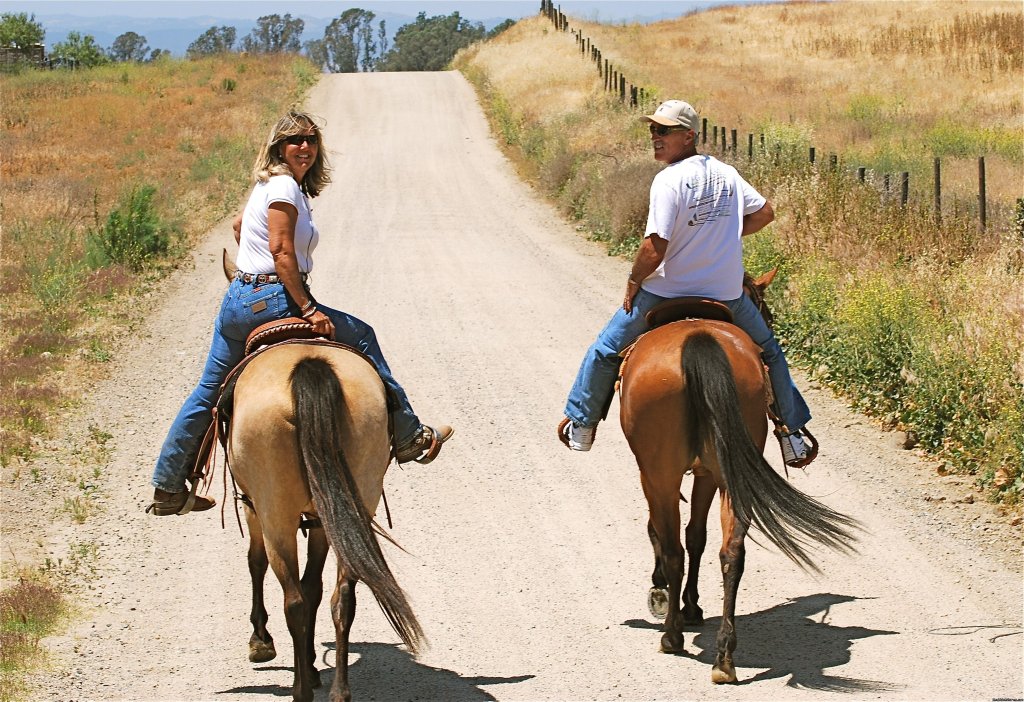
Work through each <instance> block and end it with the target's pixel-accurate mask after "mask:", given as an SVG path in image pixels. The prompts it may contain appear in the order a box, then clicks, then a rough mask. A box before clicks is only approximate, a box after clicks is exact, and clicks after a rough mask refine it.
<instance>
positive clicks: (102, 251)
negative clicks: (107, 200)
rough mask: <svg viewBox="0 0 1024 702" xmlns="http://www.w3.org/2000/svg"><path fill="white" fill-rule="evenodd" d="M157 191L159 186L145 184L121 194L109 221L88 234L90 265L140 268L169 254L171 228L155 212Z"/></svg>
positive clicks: (109, 216)
mask: <svg viewBox="0 0 1024 702" xmlns="http://www.w3.org/2000/svg"><path fill="white" fill-rule="evenodd" d="M155 194H156V188H154V187H153V186H151V185H143V186H137V187H133V188H132V189H131V190H130V191H129V192H128V193H127V194H126V195H124V196H122V198H121V201H120V203H119V204H118V206H117V208H116V209H114V211H112V212H111V213H110V214H109V215H108V216H107V221H106V223H105V224H104V225H103V226H102V227H100V228H99V229H97V230H95V231H93V232H91V233H90V234H89V237H88V240H87V249H86V260H87V261H88V263H89V265H91V266H92V267H94V268H100V267H102V266H106V265H110V264H111V263H117V264H121V265H124V266H126V267H128V268H130V269H131V270H133V271H140V270H142V269H143V268H144V267H145V266H146V264H147V263H148V262H149V261H151V260H152V259H153V258H155V257H157V256H161V255H163V254H165V253H167V249H168V247H169V245H170V234H171V231H170V227H169V226H168V225H167V224H166V223H165V222H164V221H163V220H162V219H161V217H160V215H159V214H158V213H157V211H156V207H155V205H154V202H153V197H154V195H155Z"/></svg>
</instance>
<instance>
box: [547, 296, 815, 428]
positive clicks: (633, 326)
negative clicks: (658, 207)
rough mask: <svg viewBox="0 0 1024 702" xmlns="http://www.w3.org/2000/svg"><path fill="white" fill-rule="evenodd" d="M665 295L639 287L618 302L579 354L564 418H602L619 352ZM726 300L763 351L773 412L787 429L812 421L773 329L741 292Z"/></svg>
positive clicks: (584, 422)
mask: <svg viewBox="0 0 1024 702" xmlns="http://www.w3.org/2000/svg"><path fill="white" fill-rule="evenodd" d="M667 299H669V298H665V297H661V296H660V295H655V294H653V293H649V292H647V291H646V290H643V289H641V290H640V291H639V292H638V293H637V294H636V297H635V298H633V311H632V312H628V313H627V312H626V310H624V309H623V308H621V307H620V308H619V309H618V310H616V311H615V314H614V315H612V318H611V320H610V321H609V322H608V324H607V325H606V326H605V328H604V329H603V330H601V333H600V334H598V336H597V340H596V341H595V342H594V343H593V344H592V345H591V346H590V348H589V349H588V350H587V353H586V355H585V356H584V357H583V363H582V364H580V370H579V373H578V374H577V375H576V382H574V383H573V386H572V389H571V390H570V391H569V399H568V400H567V401H566V404H565V416H566V417H568V418H569V419H571V420H572V421H574V422H576V423H577V424H579V425H581V426H593V425H595V424H597V423H598V422H599V421H601V420H602V419H603V418H604V417H605V414H606V413H607V411H608V405H609V404H610V403H611V399H612V394H613V393H614V392H615V380H616V378H617V377H618V374H619V365H620V364H621V363H622V359H621V358H620V357H619V353H620V352H621V351H622V350H623V349H625V348H626V347H627V346H629V345H630V344H632V343H633V342H634V341H636V339H637V337H638V336H640V335H641V334H643V333H644V332H646V331H648V330H649V329H650V327H649V326H648V324H647V320H646V319H645V317H646V315H647V313H648V312H649V311H650V310H651V308H653V307H654V306H655V305H657V304H658V303H660V302H664V301H665V300H667ZM725 304H726V305H728V307H729V309H730V310H732V314H733V321H734V322H735V323H736V326H738V327H739V328H740V329H742V330H743V331H745V332H746V333H747V334H748V335H749V336H750V338H751V339H753V340H754V343H755V344H757V345H758V346H760V347H761V348H762V350H763V354H762V355H763V356H764V360H765V363H766V364H767V366H768V375H769V377H770V378H771V382H772V389H773V390H774V393H775V406H776V414H778V415H779V417H780V418H781V419H782V421H783V422H784V423H785V424H786V426H787V427H788V428H789V429H790V430H794V431H795V430H797V429H801V428H803V426H804V425H805V424H807V422H809V421H810V420H811V413H810V410H809V409H808V408H807V403H806V402H804V398H803V396H801V395H800V391H799V390H797V389H796V386H795V385H794V384H793V379H792V378H791V377H790V375H789V365H788V364H787V363H786V356H785V354H783V353H782V347H780V346H779V342H778V341H777V340H776V339H775V335H774V334H773V333H772V330H771V329H769V328H768V325H767V324H766V323H765V321H764V318H763V317H762V316H761V313H760V312H758V311H757V308H756V307H755V306H754V303H753V302H751V301H750V298H749V297H747V296H746V295H743V296H742V297H740V298H738V299H736V300H729V301H726V303H725Z"/></svg>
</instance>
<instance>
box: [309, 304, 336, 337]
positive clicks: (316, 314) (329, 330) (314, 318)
mask: <svg viewBox="0 0 1024 702" xmlns="http://www.w3.org/2000/svg"><path fill="white" fill-rule="evenodd" d="M305 319H306V321H307V322H309V323H310V324H312V325H313V331H314V332H316V333H317V334H320V335H322V336H326V337H327V338H328V339H334V323H333V322H331V318H330V317H328V316H327V315H326V314H324V313H323V312H321V311H320V310H314V311H313V314H311V315H309V316H308V317H306V318H305Z"/></svg>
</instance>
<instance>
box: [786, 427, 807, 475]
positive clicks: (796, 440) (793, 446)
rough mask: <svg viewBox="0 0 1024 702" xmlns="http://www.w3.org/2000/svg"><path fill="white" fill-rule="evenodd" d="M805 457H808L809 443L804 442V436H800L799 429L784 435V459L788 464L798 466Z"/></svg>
mask: <svg viewBox="0 0 1024 702" xmlns="http://www.w3.org/2000/svg"><path fill="white" fill-rule="evenodd" d="M805 458H807V444H805V443H804V438H803V437H802V436H800V432H799V431H794V432H793V433H792V434H786V435H785V436H783V437H782V460H783V461H785V463H786V465H787V466H792V467H794V468H798V467H799V466H800V464H801V463H802V462H803V460H804V459H805Z"/></svg>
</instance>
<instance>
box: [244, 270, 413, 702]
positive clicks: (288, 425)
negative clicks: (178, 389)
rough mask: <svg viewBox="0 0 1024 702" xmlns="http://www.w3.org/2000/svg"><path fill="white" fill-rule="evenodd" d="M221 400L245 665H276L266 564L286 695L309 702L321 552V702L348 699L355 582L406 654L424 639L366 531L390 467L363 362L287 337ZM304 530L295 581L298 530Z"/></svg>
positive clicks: (378, 385)
mask: <svg viewBox="0 0 1024 702" xmlns="http://www.w3.org/2000/svg"><path fill="white" fill-rule="evenodd" d="M225 272H226V273H227V272H229V270H228V266H227V264H225ZM293 321H294V322H297V323H299V324H302V323H303V322H302V320H293ZM306 326H307V327H308V326H309V325H306ZM257 331H259V330H257ZM255 333H256V332H254V334H255ZM250 339H252V337H250ZM250 343H252V342H250ZM232 395H233V407H232V410H231V424H230V431H229V438H228V446H227V449H228V450H227V456H228V464H229V465H230V468H231V475H232V478H233V480H234V481H235V483H236V484H237V489H238V491H239V492H240V493H241V494H242V495H244V498H243V499H242V502H243V504H244V505H245V517H246V522H247V524H248V526H249V553H248V561H249V573H250V575H251V577H252V591H253V595H252V614H251V617H250V620H251V622H252V625H253V634H252V637H251V638H250V640H249V660H251V661H253V662H264V661H268V660H271V659H273V658H274V657H275V656H276V655H277V652H276V650H275V648H274V641H273V638H272V637H271V635H270V633H269V632H268V631H267V627H266V624H267V611H266V608H265V607H264V604H263V580H264V576H265V575H266V572H267V566H268V563H269V566H270V567H271V568H272V569H273V571H274V573H275V574H276V575H277V578H278V580H279V581H280V583H281V588H282V589H283V591H284V613H285V620H286V622H287V624H288V631H289V633H290V634H291V638H292V644H293V647H294V651H295V657H294V665H295V677H294V684H293V686H292V696H293V698H294V699H295V700H301V701H302V702H307V701H308V700H312V699H313V688H315V687H319V685H320V677H319V673H318V672H317V670H316V667H315V665H314V660H315V656H316V654H315V646H314V638H313V631H314V627H315V623H316V611H317V608H318V607H319V605H320V601H321V598H322V595H323V580H322V574H323V568H324V564H325V561H326V558H327V553H328V548H331V549H333V550H334V553H335V556H336V558H337V562H338V572H337V579H336V585H335V590H334V594H333V596H332V598H331V614H332V618H333V620H334V628H335V641H336V649H335V660H336V666H335V674H334V681H333V684H332V686H331V691H330V699H331V700H332V702H339V701H340V700H350V699H351V693H350V690H349V684H348V645H349V633H350V631H351V627H352V621H353V618H354V617H355V607H356V592H355V587H356V582H357V581H362V582H364V583H366V585H367V586H369V588H370V590H371V592H372V593H373V595H374V597H376V599H377V602H378V603H379V604H380V606H381V609H382V610H383V611H384V614H385V615H386V617H387V619H388V620H389V622H390V623H391V625H392V626H393V627H394V629H395V631H396V632H397V633H398V635H399V637H400V638H401V639H402V641H403V643H405V645H406V646H407V647H408V649H409V650H410V651H411V652H412V653H416V651H417V650H418V647H419V645H420V643H421V642H422V640H423V632H422V629H421V628H420V625H419V622H418V621H417V620H416V616H415V614H414V613H413V611H412V608H411V606H410V604H409V602H408V600H407V598H406V596H405V593H404V592H403V591H402V589H401V588H400V587H399V585H398V583H397V582H396V580H395V578H394V576H393V574H392V573H391V570H390V568H389V567H388V565H387V562H386V561H385V559H384V555H383V553H382V552H381V548H380V544H379V543H378V541H377V538H376V535H375V533H374V529H375V524H374V523H373V515H374V513H375V511H376V509H377V505H378V503H379V502H380V499H381V495H382V493H383V481H384V473H385V472H386V471H387V468H388V464H389V463H390V460H391V443H390V437H389V430H388V415H387V403H386V397H385V389H384V383H383V382H382V381H381V379H380V376H379V375H378V374H377V371H376V369H375V368H374V367H373V365H372V364H371V362H370V361H369V359H367V358H365V357H364V356H362V355H361V354H359V353H358V352H357V351H355V350H353V349H348V348H345V347H342V346H341V345H340V344H335V343H333V342H324V341H309V340H299V339H293V340H288V341H285V342H283V343H280V344H275V345H271V346H268V347H265V348H263V349H262V350H260V351H259V352H258V353H257V354H255V355H254V356H253V357H252V358H251V359H250V360H249V361H248V362H247V363H246V365H245V366H244V368H243V369H242V370H241V371H240V372H238V374H237V380H236V381H235V384H234V387H233V393H232ZM310 525H313V527H312V528H309V530H308V539H309V544H308V554H307V559H306V568H305V572H304V573H303V575H302V578H301V580H300V578H299V561H298V546H297V532H298V530H299V528H300V526H302V527H306V526H310Z"/></svg>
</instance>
